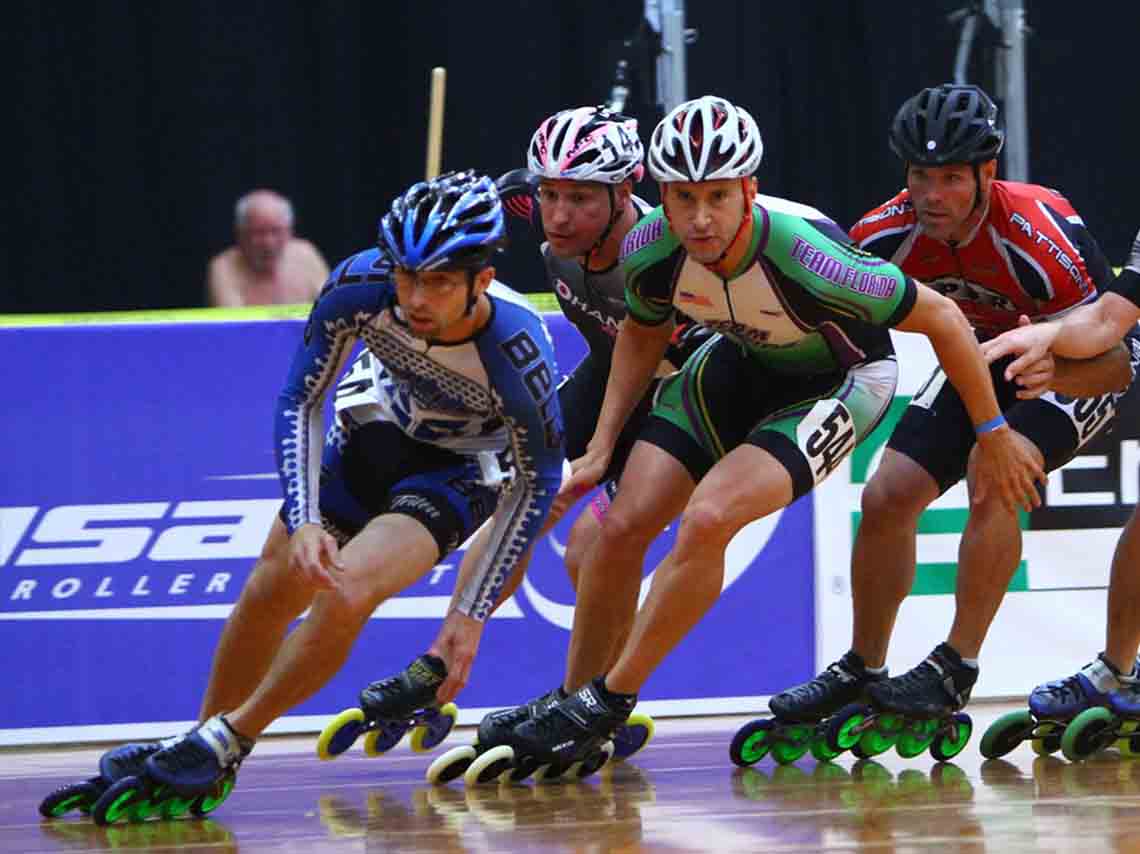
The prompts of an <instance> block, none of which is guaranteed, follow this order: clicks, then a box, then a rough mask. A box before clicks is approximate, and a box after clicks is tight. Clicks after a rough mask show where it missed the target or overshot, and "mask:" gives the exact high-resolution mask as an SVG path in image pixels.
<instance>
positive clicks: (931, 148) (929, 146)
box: [890, 83, 1005, 166]
mask: <svg viewBox="0 0 1140 854" xmlns="http://www.w3.org/2000/svg"><path fill="white" fill-rule="evenodd" d="M997 114H998V111H997V106H996V105H995V104H994V102H993V101H992V100H991V99H990V96H989V95H987V94H986V93H985V92H983V91H982V90H981V89H980V88H979V87H977V86H959V85H957V84H954V83H944V84H942V85H941V86H937V87H934V88H932V89H923V90H922V91H921V92H919V93H918V94H917V95H915V96H914V97H913V98H911V99H910V100H908V101H907V102H906V103H904V104H903V105H902V106H901V107H900V108H899V111H898V113H896V114H895V120H894V121H893V122H892V123H891V132H890V141H891V149H892V150H893V151H894V152H895V154H897V155H898V156H899V157H901V158H902V159H903V160H904V161H905V162H907V163H913V164H915V165H916V166H945V165H947V164H949V163H971V164H978V163H984V162H985V161H987V160H993V159H994V158H995V157H997V156H998V153H999V152H1000V151H1001V148H1002V145H1003V144H1004V143H1005V131H1004V130H1002V129H1001V128H999V127H998V125H997Z"/></svg>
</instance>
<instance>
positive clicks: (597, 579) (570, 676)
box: [563, 442, 694, 692]
mask: <svg viewBox="0 0 1140 854" xmlns="http://www.w3.org/2000/svg"><path fill="white" fill-rule="evenodd" d="M622 480H623V486H622V489H621V490H620V491H619V492H618V494H617V497H616V498H615V499H614V503H613V506H612V507H610V509H609V511H608V512H607V513H606V515H605V518H604V519H603V520H602V524H601V529H600V531H599V533H598V536H597V538H596V539H595V541H594V544H593V548H591V549H590V550H589V552H588V554H587V556H586V560H585V563H584V564H583V565H582V567H581V570H580V575H579V578H578V590H577V593H578V596H577V606H576V607H575V610H574V629H573V631H572V633H571V635H570V651H569V655H568V657H567V662H566V678H565V681H564V683H563V687H564V688H565V689H566V690H567V691H568V692H570V691H573V690H576V689H577V688H578V687H580V686H581V685H584V684H585V683H586V682H588V681H589V680H590V679H592V678H594V677H595V676H597V675H599V674H600V673H602V672H603V670H604V669H605V667H606V664H607V662H609V661H611V660H612V657H613V655H614V651H615V649H616V648H618V647H617V643H618V641H619V640H620V639H621V638H622V637H623V636H624V635H625V634H626V633H628V631H629V625H630V623H631V622H632V620H633V618H634V615H635V614H636V612H637V594H638V590H639V589H640V587H641V568H642V564H643V563H644V560H645V552H646V550H647V549H648V548H649V544H650V543H651V542H653V539H654V538H655V537H656V536H657V535H658V534H659V533H661V531H662V529H663V528H664V527H665V526H666V525H667V524H668V523H669V521H670V520H672V519H673V518H674V517H675V516H676V515H677V514H678V513H679V512H680V511H681V509H682V508H683V507H684V506H685V502H686V501H687V500H688V498H689V496H690V495H691V494H692V491H693V488H694V483H693V479H692V476H691V475H690V474H689V472H688V470H687V469H686V468H685V466H684V465H682V464H681V462H680V461H679V460H677V458H676V457H674V456H672V455H671V454H670V453H668V452H667V451H664V450H662V449H661V448H660V447H658V446H657V445H652V444H650V443H648V442H638V443H637V444H636V445H635V446H634V449H633V452H632V454H631V455H630V459H629V463H628V464H627V465H626V468H625V474H624V475H623V478H622Z"/></svg>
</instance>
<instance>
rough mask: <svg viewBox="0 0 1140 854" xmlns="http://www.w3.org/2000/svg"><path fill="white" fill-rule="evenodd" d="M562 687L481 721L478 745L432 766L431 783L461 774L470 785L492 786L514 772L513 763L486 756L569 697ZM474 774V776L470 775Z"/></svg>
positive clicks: (458, 750) (443, 757)
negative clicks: (520, 725)
mask: <svg viewBox="0 0 1140 854" xmlns="http://www.w3.org/2000/svg"><path fill="white" fill-rule="evenodd" d="M565 696H566V695H565V693H563V691H562V686H558V687H557V688H554V689H553V690H551V691H548V692H546V693H545V694H543V695H542V696H541V697H537V698H535V699H533V700H531V701H529V702H527V703H523V704H522V705H521V706H515V707H513V708H510V709H502V710H500V711H497V712H490V713H489V714H487V715H486V716H484V718H483V720H482V721H480V722H479V730H478V732H477V733H476V735H475V743H474V744H465V745H462V746H460V747H453V748H451V750H449V751H447V752H446V753H444V754H442V755H440V756H439V758H437V759H436V760H435V761H434V762H432V763H431V765H430V766H428V770H427V775H426V776H427V781H428V782H429V783H431V784H432V785H436V784H439V783H449V782H451V781H452V780H454V779H455V778H457V777H459V776H460V775H464V779H465V781H466V782H468V783H472V784H474V783H488V782H490V781H492V780H497V779H499V777H500V776H502V775H503V774H504V773H506V772H508V771H510V766H511V763H510V760H509V758H508V759H507V760H505V761H504V760H495V759H494V758H492V759H491V760H490V761H488V760H486V759H484V757H485V756H486V755H487V754H488V752H489V751H491V750H492V749H493V748H496V747H501V746H502V745H505V744H507V743H508V742H509V739H510V736H511V734H512V733H513V732H514V729H515V727H516V726H518V725H519V724H520V723H522V722H523V721H526V720H530V719H531V718H533V717H534V716H535V715H537V714H539V713H540V712H542V711H543V710H545V709H547V708H549V707H550V706H552V705H554V704H555V703H557V702H558V701H559V700H562V699H563V698H565ZM468 772H470V774H468Z"/></svg>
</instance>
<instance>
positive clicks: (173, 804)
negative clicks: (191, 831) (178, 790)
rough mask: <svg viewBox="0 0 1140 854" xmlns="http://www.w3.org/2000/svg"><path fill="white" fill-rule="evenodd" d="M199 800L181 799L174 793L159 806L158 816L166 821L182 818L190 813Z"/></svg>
mask: <svg viewBox="0 0 1140 854" xmlns="http://www.w3.org/2000/svg"><path fill="white" fill-rule="evenodd" d="M196 800H197V798H180V797H179V796H178V795H176V794H174V793H173V792H172V793H171V794H170V796H169V797H166V798H163V799H162V801H160V802H159V804H158V814H159V815H161V816H162V817H163V818H164V819H167V820H169V819H174V818H181V817H182V816H184V815H186V814H187V813H188V812H190V808H191V807H193V806H194V801H196Z"/></svg>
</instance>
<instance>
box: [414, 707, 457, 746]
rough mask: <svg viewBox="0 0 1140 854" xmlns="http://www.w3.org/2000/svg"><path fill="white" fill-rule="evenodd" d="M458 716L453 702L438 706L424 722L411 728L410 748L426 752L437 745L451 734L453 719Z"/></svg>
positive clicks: (453, 724)
mask: <svg viewBox="0 0 1140 854" xmlns="http://www.w3.org/2000/svg"><path fill="white" fill-rule="evenodd" d="M458 717H459V709H458V708H457V707H456V705H455V703H448V704H447V705H444V706H440V708H439V709H438V710H437V711H436V712H435V713H434V714H433V715H431V716H430V717H428V718H426V719H425V720H424V723H422V724H420V725H419V726H417V727H414V728H413V729H412V737H411V739H410V742H411V746H412V750H413V752H415V753H427V752H428V751H429V750H434V749H435V748H436V747H438V746H439V744H440V742H442V741H443V740H444V739H445V738H447V737H448V736H449V735H450V734H451V729H452V727H454V726H455V719H456V718H458Z"/></svg>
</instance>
